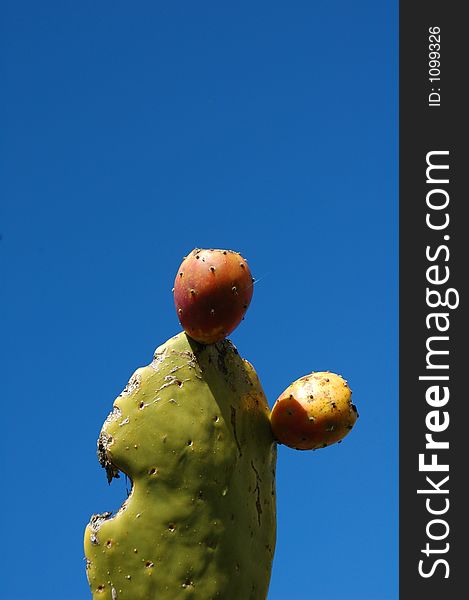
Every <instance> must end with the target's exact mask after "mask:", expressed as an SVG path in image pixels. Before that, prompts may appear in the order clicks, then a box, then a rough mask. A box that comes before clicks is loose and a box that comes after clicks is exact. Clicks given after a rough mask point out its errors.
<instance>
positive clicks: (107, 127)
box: [0, 0, 398, 600]
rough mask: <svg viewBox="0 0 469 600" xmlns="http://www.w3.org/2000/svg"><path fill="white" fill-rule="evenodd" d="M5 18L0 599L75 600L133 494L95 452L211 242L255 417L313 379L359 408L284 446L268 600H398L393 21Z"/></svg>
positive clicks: (347, 15)
mask: <svg viewBox="0 0 469 600" xmlns="http://www.w3.org/2000/svg"><path fill="white" fill-rule="evenodd" d="M0 21H1V25H0V29H1V31H0V33H1V35H0V37H1V40H2V41H1V42H0V44H1V55H2V61H3V62H2V71H3V75H2V79H3V82H4V85H3V86H2V87H3V92H2V97H1V99H0V108H1V110H0V113H1V115H2V117H1V119H2V124H1V127H2V141H1V149H0V152H1V171H2V173H1V181H2V183H1V198H2V199H1V206H0V234H1V240H0V269H1V282H0V285H1V304H2V308H1V314H2V335H1V342H0V344H1V345H0V352H1V363H0V364H1V366H2V381H3V394H2V396H3V432H2V435H1V455H2V471H3V483H4V485H3V487H4V491H3V494H2V498H1V500H0V503H1V510H2V514H3V519H2V534H3V543H2V565H3V575H2V594H3V595H2V597H4V598H5V600H30V599H32V598H35V599H36V600H42V599H50V598H51V597H60V598H61V599H63V600H83V599H84V598H88V597H91V596H90V594H89V591H88V584H87V582H86V577H85V569H84V561H83V547H82V535H83V529H84V526H85V524H86V523H87V521H88V519H89V516H90V515H91V514H92V513H94V512H102V511H105V510H116V509H117V508H118V507H119V506H120V504H121V502H122V501H123V500H124V498H125V496H126V491H125V481H124V480H120V481H115V482H113V484H112V485H111V486H110V487H108V484H107V482H106V477H105V473H104V471H103V470H102V469H101V468H100V466H99V464H98V462H97V459H96V455H95V444H96V438H97V436H98V433H99V430H100V428H101V425H102V423H103V421H104V419H105V417H106V415H107V413H108V412H109V410H110V409H111V406H112V402H113V400H114V398H115V396H117V394H118V393H119V392H120V391H121V389H122V388H123V387H124V385H125V383H126V382H127V379H128V377H129V376H130V375H131V374H132V372H133V371H134V370H135V369H136V368H137V367H139V366H141V365H144V364H147V363H148V362H149V361H150V360H151V356H152V352H153V350H154V348H155V347H156V346H158V345H160V344H161V343H162V342H164V341H165V340H166V339H167V338H169V337H171V336H172V335H174V334H175V333H177V332H178V331H179V330H180V326H179V323H178V320H177V317H176V314H175V311H174V307H173V301H172V295H171V288H172V284H173V279H174V275H175V273H176V270H177V268H178V266H179V263H180V261H181V260H182V257H183V256H184V255H185V254H187V253H188V252H189V251H190V250H191V249H192V248H194V247H219V248H229V249H234V250H238V251H240V252H241V253H242V254H243V255H244V256H245V257H246V258H247V259H248V261H249V264H250V267H251V270H252V271H253V274H254V275H255V277H256V279H257V280H258V281H257V283H256V285H255V291H254V297H253V301H252V304H251V307H250V308H249V311H248V314H247V316H246V319H245V321H243V322H242V324H241V325H240V327H239V328H238V329H237V330H236V331H235V332H234V333H233V334H232V336H231V339H232V340H233V342H234V343H235V344H236V346H237V347H238V349H239V351H240V353H241V354H242V355H243V356H244V357H245V358H247V359H248V360H249V361H250V362H252V363H253V364H254V366H255V367H256V369H257V371H258V374H259V376H260V378H261V381H262V384H263V387H264V390H265V392H266V394H267V396H268V399H269V402H270V404H271V405H273V403H274V401H275V399H276V398H277V396H278V395H279V394H280V393H281V392H282V391H283V390H284V389H285V388H286V387H287V385H289V384H290V383H291V382H292V381H293V380H294V379H297V378H298V377H300V376H302V375H305V374H307V373H309V372H311V371H312V370H331V371H335V372H337V373H341V374H342V375H343V376H344V377H346V378H347V379H348V381H349V383H350V385H351V387H352V389H353V398H354V402H355V403H356V405H357V406H358V409H359V412H360V419H359V421H358V423H357V425H356V427H355V428H354V430H353V431H352V433H351V434H350V435H349V436H348V437H347V438H346V439H345V441H344V442H343V443H342V444H340V445H336V446H333V447H330V448H326V449H324V450H322V451H318V452H314V453H312V452H297V451H294V450H290V449H288V448H285V447H280V448H279V460H278V472H277V477H278V488H277V492H278V537H277V550H276V555H275V561H274V568H273V575H272V581H271V587H270V591H269V600H285V599H286V598H288V599H289V600H339V599H340V600H342V599H343V598H347V600H355V599H356V600H391V599H394V598H397V595H398V594H397V532H398V528H397V518H398V512H397V499H398V486H397V458H398V445H397V444H398V399H397V375H398V373H397V369H398V365H397V211H398V206H397V141H398V140H397V2H390V1H385V2H374V1H372V0H366V1H365V0H357V1H356V2H353V3H351V2H345V1H343V0H329V1H326V0H323V1H315V2H307V1H298V2H286V1H284V0H282V1H273V2H272V1H270V2H264V1H259V2H247V1H245V0H241V1H240V2H236V3H220V2H214V1H213V2H208V1H204V0H201V1H200V2H197V3H194V2H188V1H179V2H171V3H169V2H165V3H163V2H135V3H129V2H123V1H122V0H115V1H113V2H110V1H107V0H103V1H101V2H99V3H96V2H90V1H89V0H83V1H81V2H71V1H66V2H64V1H60V2H59V1H55V2H52V1H49V0H45V1H44V2H40V3H38V2H31V1H26V0H24V1H22V0H19V1H15V2H13V1H12V0H10V1H8V0H7V1H5V2H4V3H3V4H2V17H1V19H0ZM253 560H255V557H253ZM240 600H241V599H240Z"/></svg>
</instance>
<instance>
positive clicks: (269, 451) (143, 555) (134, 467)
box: [85, 333, 276, 600]
mask: <svg viewBox="0 0 469 600" xmlns="http://www.w3.org/2000/svg"><path fill="white" fill-rule="evenodd" d="M98 456H99V458H100V461H101V464H102V465H103V467H105V469H106V471H107V474H108V479H112V477H115V476H118V473H119V471H120V472H123V473H125V474H126V475H127V476H128V477H129V478H130V479H131V480H132V490H131V493H130V495H129V497H128V498H127V500H126V501H125V502H124V504H123V506H122V507H121V508H120V509H119V511H118V512H117V513H116V514H115V515H114V516H112V515H111V514H110V513H103V514H101V515H93V517H92V518H91V521H90V523H89V524H88V526H87V528H86V531H85V555H86V560H87V576H88V581H89V583H90V587H91V590H92V594H93V599H94V600H186V599H187V600H215V599H217V600H265V598H266V596H267V589H268V585H269V580H270V572H271V564H272V558H273V552H274V546H275V463H276V443H275V441H274V438H273V435H272V432H271V428H270V422H269V407H268V404H267V401H266V399H265V396H264V393H263V391H262V388H261V385H260V383H259V380H258V378H257V375H256V373H255V371H254V369H253V367H252V366H251V365H250V364H249V363H248V362H247V361H245V360H243V359H242V358H241V357H240V356H239V354H238V352H237V350H236V348H235V347H234V346H233V345H232V344H231V342H230V341H229V340H224V341H222V342H219V343H217V344H210V345H207V346H204V345H201V344H198V343H197V342H195V341H193V340H192V339H191V338H189V337H188V336H187V335H186V334H185V333H181V334H179V335H177V336H175V337H173V338H171V339H170V340H169V341H167V342H166V343H165V344H163V345H162V346H160V347H159V348H158V349H157V350H156V352H155V356H154V360H153V361H152V362H151V363H150V364H149V365H148V366H146V367H143V368H140V369H138V370H137V371H136V372H135V373H134V375H133V376H132V377H131V379H130V381H129V383H128V384H127V386H126V388H125V390H124V391H123V392H122V393H121V394H120V396H119V397H118V398H117V399H116V400H115V402H114V408H113V411H112V412H111V414H110V415H109V417H108V418H107V419H106V421H105V423H104V425H103V428H102V431H101V434H100V437H99V441H98Z"/></svg>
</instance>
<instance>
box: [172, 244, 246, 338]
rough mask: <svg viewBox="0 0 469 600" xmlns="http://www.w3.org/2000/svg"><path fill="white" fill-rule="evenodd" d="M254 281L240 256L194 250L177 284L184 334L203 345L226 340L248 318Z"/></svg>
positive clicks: (176, 281) (178, 313)
mask: <svg viewBox="0 0 469 600" xmlns="http://www.w3.org/2000/svg"><path fill="white" fill-rule="evenodd" d="M253 281H254V280H253V278H252V275H251V271H250V270H249V267H248V265H247V262H246V261H245V259H244V258H243V257H242V256H241V254H238V252H234V251H233V250H214V249H210V250H201V249H198V248H196V249H195V250H192V252H191V253H190V254H189V255H188V256H186V258H185V259H184V260H183V261H182V263H181V266H180V267H179V269H178V272H177V275H176V279H175V281H174V304H175V306H176V313H177V316H178V318H179V321H180V323H181V325H182V327H183V329H184V331H185V332H186V333H187V334H188V335H189V336H190V337H191V338H193V339H194V340H196V341H197V342H201V343H202V344H214V343H215V342H219V341H221V340H223V339H224V338H225V337H226V336H227V335H229V334H230V333H231V332H232V331H233V330H234V329H235V328H236V327H237V326H238V325H239V323H240V322H241V321H242V319H243V318H244V315H245V313H246V310H247V309H248V306H249V304H250V302H251V298H252V293H253V287H254V286H253Z"/></svg>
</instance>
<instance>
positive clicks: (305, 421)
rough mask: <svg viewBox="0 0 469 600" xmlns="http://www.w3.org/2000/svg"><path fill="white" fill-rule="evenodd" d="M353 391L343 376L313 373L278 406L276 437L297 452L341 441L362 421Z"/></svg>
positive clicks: (274, 415)
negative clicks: (353, 402)
mask: <svg viewBox="0 0 469 600" xmlns="http://www.w3.org/2000/svg"><path fill="white" fill-rule="evenodd" d="M351 397H352V392H351V390H350V388H349V386H348V384H347V382H346V381H345V379H342V377H341V376H340V375H336V374H335V373H330V372H328V371H324V372H318V373H311V374H310V375H306V376H305V377H300V379H297V380H296V381H294V382H293V383H292V384H291V385H289V386H288V387H287V389H286V390H285V391H284V392H283V393H282V394H280V396H279V397H278V399H277V401H276V402H275V404H274V407H273V409H272V413H271V416H270V421H271V425H272V431H273V433H274V436H275V438H276V439H277V441H278V442H279V443H281V444H285V446H289V447H290V448H295V449H296V450H316V449H317V448H324V447H325V446H330V445H331V444H333V443H335V442H340V441H341V440H342V439H343V438H344V437H345V436H346V435H347V434H348V433H349V432H350V431H351V429H352V427H353V426H354V424H355V421H356V420H357V418H358V412H357V409H356V406H355V405H354V404H352V400H351Z"/></svg>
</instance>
